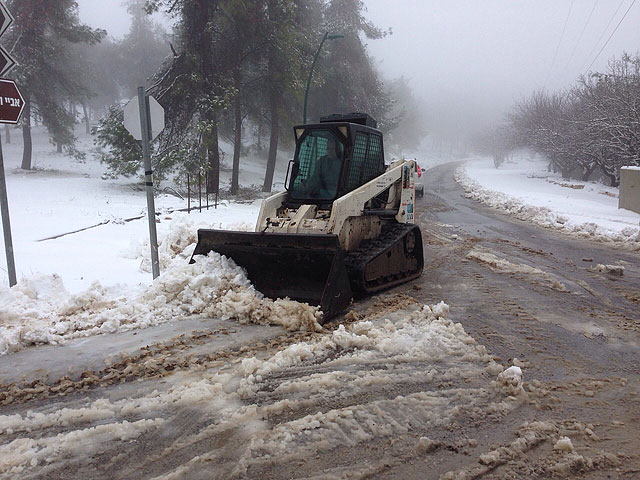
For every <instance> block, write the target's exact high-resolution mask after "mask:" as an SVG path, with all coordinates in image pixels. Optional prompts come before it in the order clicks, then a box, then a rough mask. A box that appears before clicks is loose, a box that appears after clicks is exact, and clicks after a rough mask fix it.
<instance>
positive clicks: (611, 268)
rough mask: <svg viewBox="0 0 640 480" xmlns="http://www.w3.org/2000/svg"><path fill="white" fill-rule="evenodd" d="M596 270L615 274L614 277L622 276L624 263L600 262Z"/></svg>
mask: <svg viewBox="0 0 640 480" xmlns="http://www.w3.org/2000/svg"><path fill="white" fill-rule="evenodd" d="M595 270H596V271H598V272H600V273H606V274H608V275H613V276H614V277H621V276H622V275H624V267H623V266H622V265H602V264H601V263H599V264H598V265H596V267H595Z"/></svg>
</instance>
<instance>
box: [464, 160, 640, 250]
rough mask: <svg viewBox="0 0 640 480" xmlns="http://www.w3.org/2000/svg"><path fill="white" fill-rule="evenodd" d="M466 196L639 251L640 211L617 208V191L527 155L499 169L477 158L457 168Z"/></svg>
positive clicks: (491, 162)
mask: <svg viewBox="0 0 640 480" xmlns="http://www.w3.org/2000/svg"><path fill="white" fill-rule="evenodd" d="M456 180H457V181H458V183H460V184H461V185H462V186H463V187H464V189H465V190H466V191H467V197H469V198H473V199H474V200H477V201H480V202H482V203H484V204H487V205H489V206H491V207H494V208H497V209H498V210H501V211H503V212H505V213H509V214H511V215H514V216H516V217H517V218H519V219H521V220H525V221H530V222H533V223H536V224H538V225H540V226H543V227H546V228H552V229H555V230H560V231H563V232H566V233H570V234H574V235H578V236H580V237H584V238H590V239H592V240H596V241H600V242H607V243H612V244H617V245H620V246H625V247H628V248H631V249H634V250H640V228H639V227H640V214H637V213H634V212H631V211H629V210H624V209H618V189H617V188H612V187H607V186H605V185H602V184H600V183H595V182H580V181H574V180H571V181H567V180H563V179H562V177H561V176H560V174H554V173H551V172H547V162H545V161H544V160H542V159H540V158H538V157H536V156H534V155H529V154H528V153H522V154H519V155H517V156H516V157H515V159H514V160H513V161H507V162H505V163H504V164H503V165H501V166H500V168H498V169H496V168H495V167H494V165H493V160H492V159H490V158H477V159H474V160H472V161H469V162H467V163H466V164H465V165H464V166H462V167H460V168H459V169H458V170H457V171H456Z"/></svg>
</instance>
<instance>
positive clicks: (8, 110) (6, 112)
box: [0, 0, 24, 287]
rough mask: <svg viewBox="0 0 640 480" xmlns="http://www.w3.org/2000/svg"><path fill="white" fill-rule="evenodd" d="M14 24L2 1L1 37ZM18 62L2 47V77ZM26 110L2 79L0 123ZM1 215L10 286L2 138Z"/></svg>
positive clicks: (12, 272)
mask: <svg viewBox="0 0 640 480" xmlns="http://www.w3.org/2000/svg"><path fill="white" fill-rule="evenodd" d="M12 23H13V16H11V13H10V12H9V10H7V6H6V5H5V4H4V2H2V1H1V0H0V36H2V35H3V34H4V32H6V31H7V28H9V26H10V25H11V24H12ZM15 64H16V62H15V61H14V60H13V58H11V55H9V54H8V53H7V52H6V51H5V50H4V48H2V47H1V46H0V76H3V75H6V74H7V73H9V70H11V69H12V68H13V67H14V65H15ZM23 109H24V98H22V95H21V94H20V90H18V87H17V86H16V83H15V82H14V81H13V80H6V79H0V123H10V124H14V125H15V124H16V123H18V120H20V115H21V114H22V110H23ZM0 214H1V216H2V231H3V234H4V250H5V254H6V257H7V272H8V274H9V286H10V287H13V286H14V285H15V284H16V283H17V278H16V262H15V259H14V256H13V240H12V238H11V222H10V220H9V202H8V200H7V183H6V179H5V176H4V158H3V155H2V139H1V138H0Z"/></svg>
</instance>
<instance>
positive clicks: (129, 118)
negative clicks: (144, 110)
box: [124, 96, 164, 140]
mask: <svg viewBox="0 0 640 480" xmlns="http://www.w3.org/2000/svg"><path fill="white" fill-rule="evenodd" d="M149 114H150V117H151V138H150V140H153V139H154V138H156V137H157V136H158V135H160V132H162V130H164V108H162V105H160V104H159V103H158V102H157V100H156V99H155V98H153V97H151V96H149ZM124 128H126V129H127V130H129V133H131V135H133V138H135V139H136V140H142V127H141V126H140V106H139V104H138V97H133V98H132V99H131V100H129V103H127V104H126V105H125V106H124Z"/></svg>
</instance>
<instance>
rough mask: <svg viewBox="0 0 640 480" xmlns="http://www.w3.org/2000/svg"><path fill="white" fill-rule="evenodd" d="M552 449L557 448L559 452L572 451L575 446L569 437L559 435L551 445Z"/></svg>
mask: <svg viewBox="0 0 640 480" xmlns="http://www.w3.org/2000/svg"><path fill="white" fill-rule="evenodd" d="M553 449H554V450H558V451H561V452H569V453H571V452H573V451H574V450H575V448H574V447H573V443H572V442H571V439H570V438H569V437H560V438H559V439H558V441H557V442H556V444H555V445H554V446H553Z"/></svg>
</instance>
